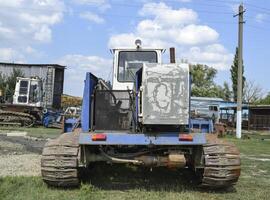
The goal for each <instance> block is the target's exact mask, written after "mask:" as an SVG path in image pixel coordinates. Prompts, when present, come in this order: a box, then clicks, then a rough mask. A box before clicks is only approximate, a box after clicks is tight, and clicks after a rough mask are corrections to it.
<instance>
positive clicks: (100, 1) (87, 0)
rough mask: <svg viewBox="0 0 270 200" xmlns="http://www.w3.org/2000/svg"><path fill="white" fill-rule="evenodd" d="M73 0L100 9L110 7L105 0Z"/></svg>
mask: <svg viewBox="0 0 270 200" xmlns="http://www.w3.org/2000/svg"><path fill="white" fill-rule="evenodd" d="M73 2H74V3H76V4H80V5H88V6H93V7H97V8H99V10H100V11H105V10H107V9H109V8H111V5H110V4H109V2H108V1H107V0H73Z"/></svg>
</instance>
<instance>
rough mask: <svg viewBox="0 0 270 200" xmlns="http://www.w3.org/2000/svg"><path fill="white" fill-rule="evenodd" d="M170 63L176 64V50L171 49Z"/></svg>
mask: <svg viewBox="0 0 270 200" xmlns="http://www.w3.org/2000/svg"><path fill="white" fill-rule="evenodd" d="M170 63H175V48H174V47H171V48H170Z"/></svg>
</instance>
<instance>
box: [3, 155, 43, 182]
mask: <svg viewBox="0 0 270 200" xmlns="http://www.w3.org/2000/svg"><path fill="white" fill-rule="evenodd" d="M40 159H41V155H37V154H24V155H1V156H0V169H1V170H0V177H3V176H40Z"/></svg>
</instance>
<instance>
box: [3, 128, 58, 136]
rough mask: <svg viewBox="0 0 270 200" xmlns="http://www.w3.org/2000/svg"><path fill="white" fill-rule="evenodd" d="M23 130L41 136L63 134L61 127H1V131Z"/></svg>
mask: <svg viewBox="0 0 270 200" xmlns="http://www.w3.org/2000/svg"><path fill="white" fill-rule="evenodd" d="M12 131H16V132H17V131H22V132H27V135H29V136H32V137H39V138H56V137H58V136H59V135H60V134H61V129H56V128H44V127H43V126H38V127H31V128H23V127H1V130H0V132H3V133H6V132H12Z"/></svg>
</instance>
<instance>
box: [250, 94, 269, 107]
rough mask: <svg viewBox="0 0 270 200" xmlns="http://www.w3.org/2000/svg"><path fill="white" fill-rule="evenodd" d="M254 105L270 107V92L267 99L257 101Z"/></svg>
mask: <svg viewBox="0 0 270 200" xmlns="http://www.w3.org/2000/svg"><path fill="white" fill-rule="evenodd" d="M254 104H259V105H270V92H269V93H268V94H267V96H266V97H264V98H262V99H260V100H257V101H256V102H255V103H254Z"/></svg>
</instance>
